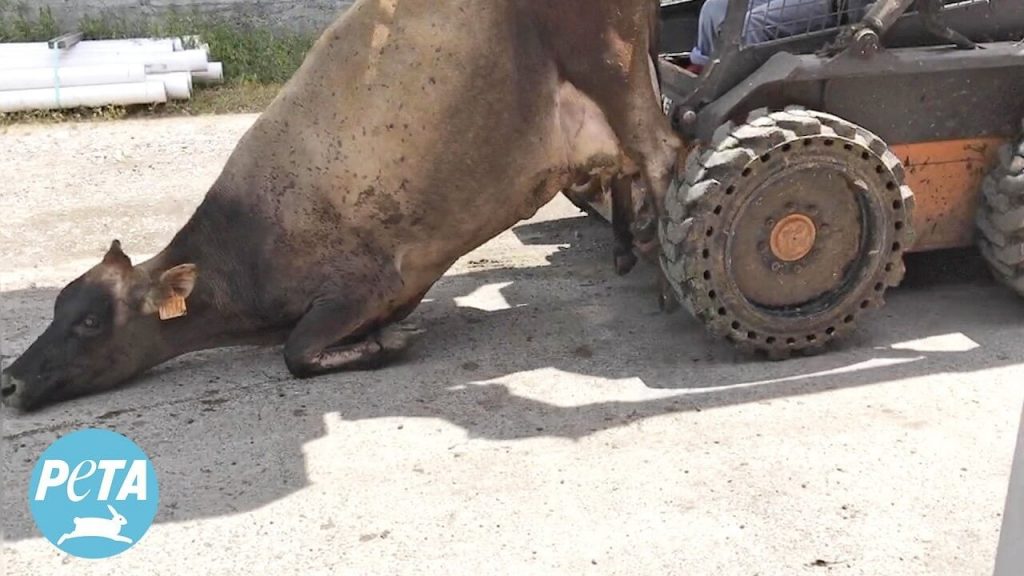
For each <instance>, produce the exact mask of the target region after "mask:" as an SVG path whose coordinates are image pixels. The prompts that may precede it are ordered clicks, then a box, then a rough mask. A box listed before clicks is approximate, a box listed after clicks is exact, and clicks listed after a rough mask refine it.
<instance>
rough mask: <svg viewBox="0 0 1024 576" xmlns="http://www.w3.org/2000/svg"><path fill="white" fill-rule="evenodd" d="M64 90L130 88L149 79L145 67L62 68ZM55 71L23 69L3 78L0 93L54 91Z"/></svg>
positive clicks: (1, 76) (1, 77) (122, 65)
mask: <svg viewBox="0 0 1024 576" xmlns="http://www.w3.org/2000/svg"><path fill="white" fill-rule="evenodd" d="M57 76H58V77H59V79H60V85H61V87H64V86H95V85H97V84H127V83H131V82H142V81H144V80H145V79H146V66H145V65H144V64H104V65H100V66H78V67H73V68H58V69H57ZM55 81H56V78H54V73H53V68H20V69H16V70H6V71H4V73H3V74H0V90H32V89H34V88H52V87H53V86H54V84H55Z"/></svg>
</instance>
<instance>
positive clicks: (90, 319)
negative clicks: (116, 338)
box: [80, 314, 100, 330]
mask: <svg viewBox="0 0 1024 576" xmlns="http://www.w3.org/2000/svg"><path fill="white" fill-rule="evenodd" d="M80 324H81V326H82V328H85V329H86V330H95V329H97V328H99V327H100V319H99V318H97V317H96V316H95V315H93V314H89V315H88V316H85V317H84V318H82V321H81V322H80Z"/></svg>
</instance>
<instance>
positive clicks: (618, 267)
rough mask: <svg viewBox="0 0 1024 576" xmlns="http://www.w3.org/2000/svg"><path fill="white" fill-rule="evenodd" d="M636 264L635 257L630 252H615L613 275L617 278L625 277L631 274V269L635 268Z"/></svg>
mask: <svg viewBox="0 0 1024 576" xmlns="http://www.w3.org/2000/svg"><path fill="white" fill-rule="evenodd" d="M636 263H637V257H636V254H634V253H633V251H632V250H630V251H623V252H621V253H620V252H619V251H616V254H615V273H616V274H618V275H619V276H625V275H626V274H629V273H630V272H632V271H633V268H634V267H635V266H636Z"/></svg>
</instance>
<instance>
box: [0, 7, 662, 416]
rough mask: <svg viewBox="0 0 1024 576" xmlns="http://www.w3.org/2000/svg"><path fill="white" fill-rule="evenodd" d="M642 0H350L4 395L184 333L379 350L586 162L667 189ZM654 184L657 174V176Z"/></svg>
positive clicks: (47, 335)
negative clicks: (212, 165)
mask: <svg viewBox="0 0 1024 576" xmlns="http://www.w3.org/2000/svg"><path fill="white" fill-rule="evenodd" d="M657 9H658V1H657V0H557V1H551V0H360V1H358V2H356V3H355V5H354V6H352V8H351V9H350V10H349V11H348V12H347V13H346V14H345V15H343V16H342V17H341V18H340V19H339V20H338V21H337V22H335V23H334V24H333V25H331V26H330V27H329V28H328V29H327V30H326V31H325V32H324V34H323V35H322V36H321V37H320V39H319V40H318V41H317V43H316V45H315V46H314V47H313V49H312V51H311V52H310V53H309V55H308V56H307V58H306V60H305V62H304V63H303V65H302V67H301V68H300V69H299V70H298V72H297V73H296V74H295V75H294V77H293V78H292V79H291V80H290V81H289V82H288V84H287V85H286V86H285V87H284V88H283V90H282V91H281V93H280V94H279V95H278V97H277V98H276V99H275V100H274V102H273V103H272V104H271V105H270V106H269V107H268V108H267V110H266V111H265V112H264V113H263V114H262V116H261V117H260V118H259V119H258V120H257V121H256V123H255V124H254V125H253V126H252V128H251V129H250V130H249V131H248V132H247V133H246V134H245V135H244V136H243V137H242V139H241V140H240V142H239V143H238V145H237V147H236V148H235V150H234V152H233V153H232V155H231V157H230V158H229V160H228V162H227V164H226V165H225V167H224V169H223V172H222V173H221V175H220V177H219V178H218V179H217V181H216V182H215V183H214V184H213V186H212V187H211V189H210V190H209V192H208V193H207V195H206V198H205V199H204V200H203V202H202V203H201V204H200V206H199V207H198V208H197V209H196V211H195V213H194V214H193V216H192V217H191V219H190V220H189V221H188V222H187V223H186V224H185V225H184V227H183V228H182V229H181V230H180V231H179V232H178V233H177V234H176V235H175V237H174V238H173V240H172V241H171V242H170V244H169V245H168V246H167V247H166V248H165V249H164V250H163V251H161V252H160V253H159V254H158V255H157V256H155V257H154V258H152V259H151V260H148V261H146V262H143V263H140V264H137V265H134V264H133V263H132V262H131V260H130V259H129V258H128V256H126V255H125V254H124V253H123V252H122V251H121V247H120V244H119V243H118V242H116V241H115V242H114V243H113V245H112V246H111V247H110V250H109V252H108V253H107V254H106V256H105V257H104V258H103V260H102V262H101V263H100V264H98V265H97V266H95V267H94V268H92V269H91V270H89V271H88V272H86V273H85V274H84V275H82V276H81V277H79V278H78V279H76V280H74V281H73V282H71V283H70V284H69V285H68V286H67V287H65V288H64V289H63V291H62V292H61V293H60V295H59V296H58V298H57V303H56V306H55V311H54V318H53V321H52V323H51V324H50V326H49V327H48V328H47V329H46V331H45V332H43V334H42V335H41V336H40V337H39V338H38V340H37V341H36V342H35V343H34V344H32V346H31V347H29V349H28V350H27V351H25V352H24V354H22V355H21V357H20V358H18V359H17V360H16V361H15V362H14V363H13V364H12V365H11V366H10V367H9V368H8V369H7V370H6V371H4V372H3V381H2V395H3V399H4V402H5V403H6V404H9V405H11V406H15V407H18V408H21V409H26V410H27V409H32V408H35V407H39V406H41V405H44V404H47V403H50V402H55V401H58V400H63V399H66V398H70V397H73V396H78V395H82V394H86V393H91V392H95V391H98V390H103V389H108V388H112V387H114V386H116V385H118V384H120V383H122V382H124V381H126V380H128V379H129V378H131V377H132V376H134V375H137V374H139V373H141V372H143V371H145V370H146V369H148V368H151V367H153V366H155V365H157V364H159V363H161V362H164V361H166V360H168V359H170V358H172V357H175V356H178V355H180V354H183V353H186V352H190V351H194V350H199V349H206V348H213V347H221V346H229V345H237V344H247V343H279V342H284V344H285V346H284V358H285V362H286V364H287V366H288V369H289V370H290V371H291V373H292V374H294V375H295V376H298V377H306V376H312V375H316V374H322V373H326V372H332V371H337V370H345V369H362V368H369V367H375V366H379V365H381V364H382V363H383V362H385V361H386V360H387V359H388V358H390V357H391V355H392V354H394V353H396V352H398V351H399V350H401V349H402V348H403V347H404V346H405V344H406V341H407V340H408V336H409V334H410V333H409V332H407V331H404V330H403V329H401V328H398V327H396V326H397V325H396V323H397V322H398V321H400V320H402V319H404V318H405V317H406V316H407V315H409V314H410V313H411V312H412V311H413V310H414V309H415V308H416V306H417V305H418V304H419V302H420V300H421V299H422V298H423V296H424V294H425V293H426V292H427V290H428V289H429V288H430V287H431V286H432V285H433V284H434V283H435V282H436V281H437V280H438V279H439V278H440V277H441V275H442V274H443V273H444V272H445V271H446V270H447V269H448V268H449V267H450V266H451V265H452V264H453V263H454V262H455V260H456V259H458V258H459V257H460V256H462V255H464V254H466V253H467V252H469V251H470V250H472V249H474V248H476V247H477V246H479V245H481V244H483V243H484V242H486V241H487V240H489V239H491V238H493V237H494V236H496V235H497V234H499V233H500V232H502V231H504V230H506V229H508V228H510V227H511V226H512V225H514V224H515V223H516V222H518V221H520V220H522V219H525V218H528V217H530V216H531V215H533V214H534V213H535V212H536V211H537V209H538V208H540V207H541V206H543V205H544V204H545V203H547V202H548V201H549V200H551V199H552V197H553V196H554V195H555V194H556V193H557V192H558V191H559V190H561V189H563V188H566V187H567V186H569V185H570V184H571V183H572V182H574V181H577V180H578V179H579V178H580V177H581V176H583V175H585V174H605V175H615V174H620V173H623V172H625V173H637V174H638V175H640V176H642V178H643V179H644V181H645V182H646V183H647V186H648V189H650V190H653V191H655V192H656V193H659V194H663V193H664V191H665V190H666V189H667V187H668V184H669V179H670V171H671V170H672V167H673V166H674V164H675V162H676V154H677V149H678V148H679V146H680V142H679V141H678V139H677V138H676V136H675V135H674V134H673V132H672V131H671V128H670V126H669V124H668V121H667V119H666V118H665V116H664V115H663V114H662V112H661V108H660V99H659V97H658V95H657V93H656V91H657V86H656V82H655V75H654V64H653V62H652V60H651V57H650V53H651V51H652V48H651V47H652V46H653V42H654V38H655V27H656V24H655V23H656V22H657V12H656V11H657ZM655 196H656V197H659V196H658V194H655Z"/></svg>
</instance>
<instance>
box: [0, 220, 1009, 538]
mask: <svg viewBox="0 0 1024 576" xmlns="http://www.w3.org/2000/svg"><path fill="white" fill-rule="evenodd" d="M515 235H516V236H517V237H518V239H519V240H520V241H521V242H523V243H524V244H527V245H532V246H549V247H552V249H554V247H560V248H559V249H557V250H555V251H554V252H553V253H552V254H551V255H550V257H549V258H548V260H549V263H548V265H546V266H537V267H532V268H496V266H498V265H501V264H502V263H500V262H498V263H495V262H491V261H485V260H480V261H472V260H470V261H469V262H468V264H467V266H468V267H469V269H470V271H469V272H468V273H466V274H462V275H457V276H448V277H445V278H444V279H443V280H442V281H440V282H439V283H438V284H437V285H436V286H435V287H434V289H433V290H432V292H431V293H430V294H429V295H428V300H427V301H425V302H424V304H423V305H422V306H421V308H420V310H419V311H417V313H416V315H415V317H414V318H415V319H417V320H418V321H419V322H420V323H421V324H422V325H423V327H424V328H426V329H427V334H426V335H425V336H424V337H423V339H422V341H421V342H419V343H418V345H417V346H415V347H414V348H413V350H411V351H410V353H409V355H408V357H407V358H406V359H405V360H404V361H403V362H401V363H399V364H397V365H394V366H392V367H389V368H387V369H384V370H381V371H378V372H373V373H354V374H339V375H332V376H326V377H322V378H318V379H314V380H310V381H295V380H292V379H291V378H290V377H289V376H288V373H287V372H286V370H285V367H284V365H283V362H282V361H281V359H280V351H279V349H277V348H270V349H235V350H220V351H210V352H205V353H200V354H194V355H190V356H187V357H184V358H182V359H179V360H176V361H174V362H172V363H169V364H168V365H165V366H163V367H161V368H158V369H156V370H154V371H153V372H151V373H150V374H149V375H147V376H146V377H144V378H142V379H141V380H140V382H138V383H137V384H136V385H135V386H132V387H131V388H129V389H126V390H122V391H120V392H114V393H112V394H105V395H101V396H95V397H92V398H85V399H81V400H78V401H75V402H72V403H69V404H68V405H66V406H63V407H59V408H56V409H53V410H52V411H49V412H48V413H44V414H43V415H42V416H33V417H32V418H35V419H41V421H40V422H39V423H36V422H35V420H33V425H32V426H30V427H25V426H21V428H22V429H20V430H19V429H18V427H17V426H15V427H14V428H12V427H11V425H12V423H13V424H17V422H16V421H17V420H18V419H19V418H23V417H17V416H12V415H11V414H10V413H9V412H8V413H5V418H10V419H11V421H10V422H8V423H7V424H5V436H4V443H5V444H6V445H7V446H6V447H5V450H4V452H5V456H4V458H5V460H6V462H5V473H6V477H5V478H4V487H5V488H4V494H5V497H4V502H3V509H2V513H3V517H4V520H3V530H4V533H5V537H6V538H11V539H23V538H29V537H34V536H36V532H35V529H34V526H33V524H32V520H31V518H30V517H29V514H28V509H27V505H26V503H25V499H24V498H23V496H22V495H23V494H25V490H26V489H27V480H28V476H29V472H30V470H31V467H32V466H33V465H34V463H35V459H36V458H37V457H38V454H39V453H40V452H41V451H42V450H43V449H44V448H45V447H46V445H47V444H48V443H49V442H50V441H52V440H53V439H54V438H55V437H56V436H58V435H59V434H61V433H64V432H66V431H68V430H70V429H73V428H78V427H84V426H101V427H111V428H114V429H117V430H119V431H121V432H123V433H126V434H128V435H129V436H130V437H132V438H133V439H135V440H136V441H137V442H139V443H140V445H142V446H143V447H144V449H146V450H147V451H148V453H149V454H150V455H151V457H152V458H153V459H154V463H155V465H156V468H157V470H158V471H159V474H160V482H161V490H162V494H161V501H162V505H161V513H160V515H159V516H158V521H159V522H180V521H189V520H195V519H199V518H207V517H214V516H220V515H227V514H234V513H237V512H242V511H246V510H251V509H255V508H259V507H261V506H264V505H267V504H269V503H271V502H273V501H275V500H278V499H280V498H283V497H285V496H287V495H289V494H292V493H293V492H295V491H297V490H299V489H301V488H303V487H305V486H307V485H308V484H309V480H308V478H307V466H306V464H307V463H306V460H305V456H304V451H303V447H304V445H305V444H307V443H309V442H311V441H314V440H316V439H318V438H320V437H322V436H324V434H325V433H326V430H325V424H324V415H325V414H328V413H333V414H337V415H338V417H339V418H340V419H341V420H342V421H359V420H366V419H376V418H396V417H397V418H431V419H438V420H442V421H446V422H448V423H451V424H453V425H455V426H458V427H459V428H462V429H463V430H465V431H466V433H467V434H468V436H469V437H471V438H483V439H488V440H493V441H515V440H520V439H525V438H532V437H544V436H546V437H561V438H569V439H578V438H582V437H585V436H587V435H590V434H594V433H597V432H600V431H603V430H608V429H612V428H616V427H620V426H624V425H628V424H630V423H633V422H636V421H639V420H643V419H646V418H651V417H655V416H661V415H665V414H671V413H678V412H689V411H704V410H709V409H713V408H716V407H722V406H730V405H736V404H742V403H751V402H768V401H772V400H774V399H779V398H786V397H792V396H798V395H806V394H821V393H826V392H829V391H832V390H838V389H844V388H851V387H857V386H868V385H872V384H876V383H880V382H889V381H894V380H902V379H910V378H916V377H921V376H927V375H930V374H939V373H969V372H975V371H980V370H986V369H991V368H995V367H999V366H1009V365H1014V364H1020V363H1024V347H1021V346H1020V345H1019V334H1020V326H1021V325H1022V323H1024V303H1022V302H1019V301H1018V299H1017V298H1016V297H1015V296H1014V295H1012V294H1011V293H1010V292H1009V291H1008V290H1006V289H1004V288H1002V287H999V286H996V285H994V284H993V282H992V281H991V279H990V278H988V276H987V274H986V273H985V271H984V267H983V266H982V265H981V264H980V260H979V259H978V257H977V256H976V255H975V254H974V253H973V251H960V252H955V253H945V254H931V255H922V256H915V257H913V258H911V259H910V261H909V270H910V272H909V275H908V278H907V281H906V283H905V284H904V286H903V287H901V288H900V289H898V290H894V291H893V292H891V293H890V294H891V296H890V297H889V306H888V307H887V308H885V309H884V310H882V311H880V312H878V313H876V314H875V315H874V316H872V317H871V318H870V319H869V321H868V322H867V323H866V324H865V325H864V327H863V328H862V330H861V332H860V333H859V334H858V335H857V336H856V337H855V338H854V339H852V340H851V341H849V342H847V343H846V344H844V345H843V346H841V347H839V348H837V349H835V350H833V351H832V352H831V353H829V354H826V355H823V356H818V357H813V358H799V359H794V360H791V361H787V362H768V361H759V360H752V359H749V358H744V357H741V356H737V355H736V354H735V353H734V352H732V350H731V349H729V348H728V347H727V346H725V345H724V344H718V343H713V342H710V341H709V340H708V339H707V338H706V337H705V335H704V333H703V329H702V328H701V327H700V326H699V325H698V324H697V322H696V321H695V320H693V319H692V318H690V317H688V316H687V315H686V314H685V313H679V314H677V315H673V316H665V315H663V314H662V313H661V312H660V311H659V310H658V306H657V302H656V298H655V292H654V288H653V281H654V276H653V271H652V269H651V267H650V266H646V267H644V266H641V267H638V269H637V270H636V271H634V273H633V274H632V275H630V276H628V277H626V278H618V277H616V276H615V275H614V273H613V271H612V266H611V243H610V231H609V230H608V229H607V228H606V227H605V226H603V225H600V224H598V223H595V222H592V221H590V220H589V219H586V218H572V219H564V220H559V221H553V222H543V223H540V224H527V225H522V226H519V227H517V228H516V229H515ZM54 293H55V291H53V290H41V291H40V290H29V291H22V292H10V293H5V294H4V295H3V297H4V300H5V303H6V305H5V308H6V309H7V310H10V309H11V308H12V307H17V308H19V309H20V310H22V312H24V310H29V311H30V312H29V313H26V314H25V315H26V316H27V317H28V320H25V325H24V326H14V327H13V332H14V333H16V334H20V336H19V337H20V338H21V339H22V340H26V339H27V336H26V331H27V332H32V333H34V331H36V330H39V329H40V328H41V327H42V324H43V323H44V322H45V320H46V318H47V316H48V313H49V310H50V306H51V305H52V297H53V295H54ZM474 295H475V296H474ZM9 334H10V332H9ZM937 337H942V338H938V339H937ZM19 341H20V340H19ZM950 343H952V344H950ZM4 352H5V353H11V352H13V351H10V350H5V351H4ZM559 373H565V374H570V375H576V376H578V377H581V378H583V380H579V379H575V380H572V382H575V383H579V382H584V383H587V384H588V388H593V389H596V388H598V387H599V388H600V391H601V392H602V394H604V395H610V396H615V391H614V390H612V391H611V392H609V390H610V389H612V387H613V386H614V383H609V382H607V380H613V381H622V382H623V386H625V385H626V383H635V382H637V381H638V382H640V383H642V385H643V386H644V387H646V389H657V392H658V393H657V394H654V395H655V396H658V397H656V398H650V397H644V398H642V399H639V400H612V401H602V402H590V403H583V404H577V405H556V404H552V403H547V402H543V401H539V400H536V399H533V398H528V397H523V396H521V395H517V394H515V393H514V392H513V389H512V387H511V386H510V384H509V383H508V381H507V380H508V378H509V377H510V376H512V375H517V377H522V375H524V374H532V375H533V376H532V379H531V380H530V382H535V383H536V386H537V387H538V388H551V387H559V386H562V385H565V384H564V383H562V380H557V379H554V378H552V377H553V376H556V375H558V374H559ZM907 385H908V386H921V385H922V383H920V382H912V383H911V382H908V383H907ZM556 392H558V393H560V394H563V395H564V394H569V395H571V394H572V391H565V390H564V389H563V390H557V391H556ZM650 395H651V394H647V395H646V396H650ZM254 398H255V400H254ZM47 418H48V419H49V420H47ZM345 457H346V456H345V454H338V458H345ZM338 489H339V490H340V489H344V487H338ZM197 494H202V495H203V497H201V498H197V497H195V495H197Z"/></svg>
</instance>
